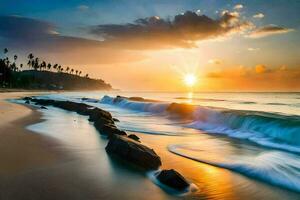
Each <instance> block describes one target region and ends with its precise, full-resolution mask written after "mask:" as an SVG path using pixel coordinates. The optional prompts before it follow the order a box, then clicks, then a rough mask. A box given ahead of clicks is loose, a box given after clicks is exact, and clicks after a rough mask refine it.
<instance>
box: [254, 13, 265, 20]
mask: <svg viewBox="0 0 300 200" xmlns="http://www.w3.org/2000/svg"><path fill="white" fill-rule="evenodd" d="M252 17H253V18H256V19H261V18H264V17H265V15H264V14H262V13H257V14H255V15H253V16H252Z"/></svg>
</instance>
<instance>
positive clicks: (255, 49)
mask: <svg viewBox="0 0 300 200" xmlns="http://www.w3.org/2000/svg"><path fill="white" fill-rule="evenodd" d="M247 50H248V51H259V50H260V48H253V47H249V48H248V49H247Z"/></svg>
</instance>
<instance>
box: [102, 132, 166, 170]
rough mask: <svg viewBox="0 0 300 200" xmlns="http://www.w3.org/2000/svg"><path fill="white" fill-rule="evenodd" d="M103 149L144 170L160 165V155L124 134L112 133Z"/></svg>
mask: <svg viewBox="0 0 300 200" xmlns="http://www.w3.org/2000/svg"><path fill="white" fill-rule="evenodd" d="M105 149H106V151H107V153H109V154H112V155H116V156H117V157H119V158H120V159H122V160H125V161H127V162H129V163H132V164H134V165H136V166H139V167H141V168H143V169H145V170H153V169H157V168H158V167H159V166H160V165H161V160H160V157H159V156H158V155H157V154H156V153H155V152H154V150H153V149H150V148H149V147H146V146H144V145H142V144H140V143H138V142H136V141H134V140H131V139H129V138H127V137H124V136H118V135H113V136H112V137H111V138H110V140H109V142H108V144H107V146H106V148H105Z"/></svg>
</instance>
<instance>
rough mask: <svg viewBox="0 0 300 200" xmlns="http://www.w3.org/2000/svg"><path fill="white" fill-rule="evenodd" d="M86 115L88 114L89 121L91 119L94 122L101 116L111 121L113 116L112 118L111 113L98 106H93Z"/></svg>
mask: <svg viewBox="0 0 300 200" xmlns="http://www.w3.org/2000/svg"><path fill="white" fill-rule="evenodd" d="M88 115H89V116H90V117H89V121H92V122H95V121H97V120H98V119H100V118H102V119H106V120H109V121H111V122H112V123H113V118H112V116H111V114H110V113H109V112H107V111H105V110H102V109H100V108H94V109H91V110H89V113H88Z"/></svg>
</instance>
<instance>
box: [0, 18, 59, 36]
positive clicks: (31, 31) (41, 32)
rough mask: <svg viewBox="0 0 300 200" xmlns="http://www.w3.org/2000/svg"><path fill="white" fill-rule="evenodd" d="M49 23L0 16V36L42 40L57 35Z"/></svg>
mask: <svg viewBox="0 0 300 200" xmlns="http://www.w3.org/2000/svg"><path fill="white" fill-rule="evenodd" d="M57 34H58V33H57V31H56V30H55V26H54V25H53V24H51V23H48V22H44V21H40V20H36V19H30V18H25V17H20V16H0V35H1V36H2V37H8V38H32V37H36V38H43V37H47V36H52V35H57Z"/></svg>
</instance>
